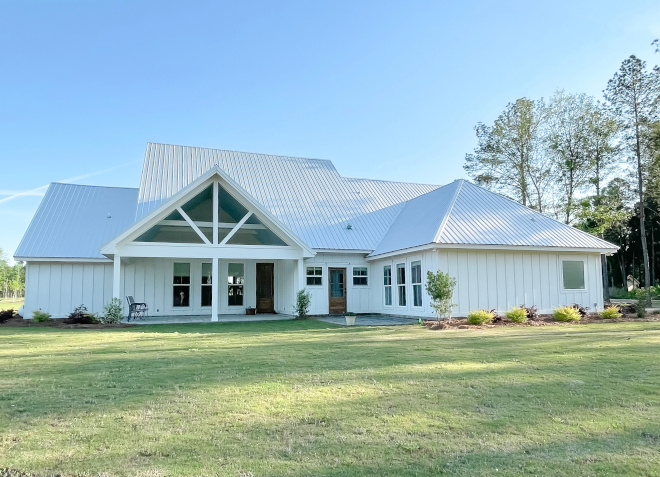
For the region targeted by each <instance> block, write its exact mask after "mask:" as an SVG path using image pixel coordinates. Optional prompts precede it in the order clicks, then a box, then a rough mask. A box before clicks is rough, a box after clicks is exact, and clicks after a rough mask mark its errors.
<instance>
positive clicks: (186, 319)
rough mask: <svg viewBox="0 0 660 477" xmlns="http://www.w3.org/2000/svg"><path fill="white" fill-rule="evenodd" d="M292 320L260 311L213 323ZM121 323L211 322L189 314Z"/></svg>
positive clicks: (289, 317)
mask: <svg viewBox="0 0 660 477" xmlns="http://www.w3.org/2000/svg"><path fill="white" fill-rule="evenodd" d="M278 320H293V316H291V315H283V314H279V313H278V314H270V313H262V314H259V315H220V316H219V317H218V321H216V322H214V323H235V322H240V321H278ZM122 323H131V324H135V325H173V324H179V323H211V315H189V316H183V315H181V316H147V317H145V318H144V319H143V320H139V319H138V320H131V321H130V322H129V321H127V320H126V318H124V319H123V320H122Z"/></svg>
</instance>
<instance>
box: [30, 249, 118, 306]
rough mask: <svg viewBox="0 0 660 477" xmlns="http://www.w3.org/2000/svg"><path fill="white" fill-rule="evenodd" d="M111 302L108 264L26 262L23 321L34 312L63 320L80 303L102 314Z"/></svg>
mask: <svg viewBox="0 0 660 477" xmlns="http://www.w3.org/2000/svg"><path fill="white" fill-rule="evenodd" d="M111 299H112V263H103V262H100V263H99V262H85V263H76V262H28V263H27V266H26V268H25V313H24V316H25V317H26V318H32V313H33V312H34V311H36V310H42V311H45V312H47V313H50V314H51V316H52V317H53V318H63V317H66V316H69V313H71V312H72V311H73V309H74V308H75V307H77V306H78V305H82V304H84V305H85V306H86V307H87V309H88V310H89V311H90V312H92V313H102V312H103V307H104V306H105V305H106V304H107V303H108V302H109V301H110V300H111Z"/></svg>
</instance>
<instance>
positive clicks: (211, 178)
mask: <svg viewBox="0 0 660 477" xmlns="http://www.w3.org/2000/svg"><path fill="white" fill-rule="evenodd" d="M101 252H102V253H103V254H104V255H105V256H107V257H108V258H111V259H112V260H113V274H112V279H113V281H112V295H113V297H115V298H119V299H120V300H121V301H122V303H123V304H124V306H125V307H126V308H127V302H126V297H128V296H132V297H133V298H134V300H135V301H136V302H142V303H146V304H147V306H148V307H149V315H150V316H210V317H211V320H212V321H218V320H219V319H220V316H221V315H240V316H245V310H246V309H251V310H255V309H256V310H257V312H258V313H262V314H263V313H283V314H292V313H293V306H294V304H295V296H296V292H297V291H298V290H300V289H302V288H304V286H305V285H304V278H305V277H304V273H303V261H304V259H305V258H308V257H312V256H314V252H313V251H312V250H311V249H310V248H309V247H308V246H307V245H306V244H305V243H304V242H303V241H302V240H301V239H300V238H298V237H297V236H296V235H295V234H294V233H293V232H292V231H291V230H289V229H288V228H287V227H286V226H285V225H284V224H283V223H282V222H281V221H279V220H278V219H277V218H276V217H274V216H273V215H272V214H271V213H270V212H269V211H268V210H266V209H265V208H264V207H263V206H262V205H261V204H259V203H258V202H257V201H256V200H255V199H254V198H252V197H251V196H250V195H249V194H247V192H246V191H245V190H243V189H242V188H241V187H240V186H239V185H238V184H236V183H235V182H234V181H233V180H232V179H231V178H229V177H228V176H227V175H226V174H224V172H222V171H221V170H219V169H217V168H216V169H213V170H211V171H209V172H208V173H206V174H205V175H203V176H201V177H199V178H198V179H197V180H195V181H193V182H192V183H191V184H189V185H188V186H186V187H185V188H184V189H182V190H181V191H179V192H178V193H177V194H175V195H174V196H172V197H171V198H170V199H169V200H168V201H167V202H165V203H163V204H161V205H160V206H158V207H156V208H155V210H153V211H152V212H150V213H149V214H147V215H146V216H145V217H144V218H142V219H141V220H139V221H138V222H137V223H136V224H134V225H133V226H132V227H131V228H130V229H128V230H127V231H125V232H124V233H122V234H121V235H120V236H118V237H116V238H115V239H114V240H112V241H111V242H109V243H108V244H106V245H105V246H103V247H102V248H101ZM126 311H127V312H128V310H126ZM247 316H249V315H247Z"/></svg>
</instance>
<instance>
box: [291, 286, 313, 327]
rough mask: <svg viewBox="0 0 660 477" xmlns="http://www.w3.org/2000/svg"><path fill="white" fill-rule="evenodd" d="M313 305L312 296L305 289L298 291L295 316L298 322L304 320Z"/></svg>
mask: <svg viewBox="0 0 660 477" xmlns="http://www.w3.org/2000/svg"><path fill="white" fill-rule="evenodd" d="M311 304H312V295H311V294H310V293H309V292H308V291H307V290H305V289H302V290H298V293H296V307H295V310H294V311H295V314H296V319H297V320H304V319H305V318H307V313H309V307H310V306H311Z"/></svg>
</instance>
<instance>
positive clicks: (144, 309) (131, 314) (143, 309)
mask: <svg viewBox="0 0 660 477" xmlns="http://www.w3.org/2000/svg"><path fill="white" fill-rule="evenodd" d="M126 301H127V302H128V321H131V318H133V319H134V320H144V317H145V316H147V314H148V312H149V307H148V306H147V304H146V303H136V302H135V300H134V299H133V297H132V296H127V297H126Z"/></svg>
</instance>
